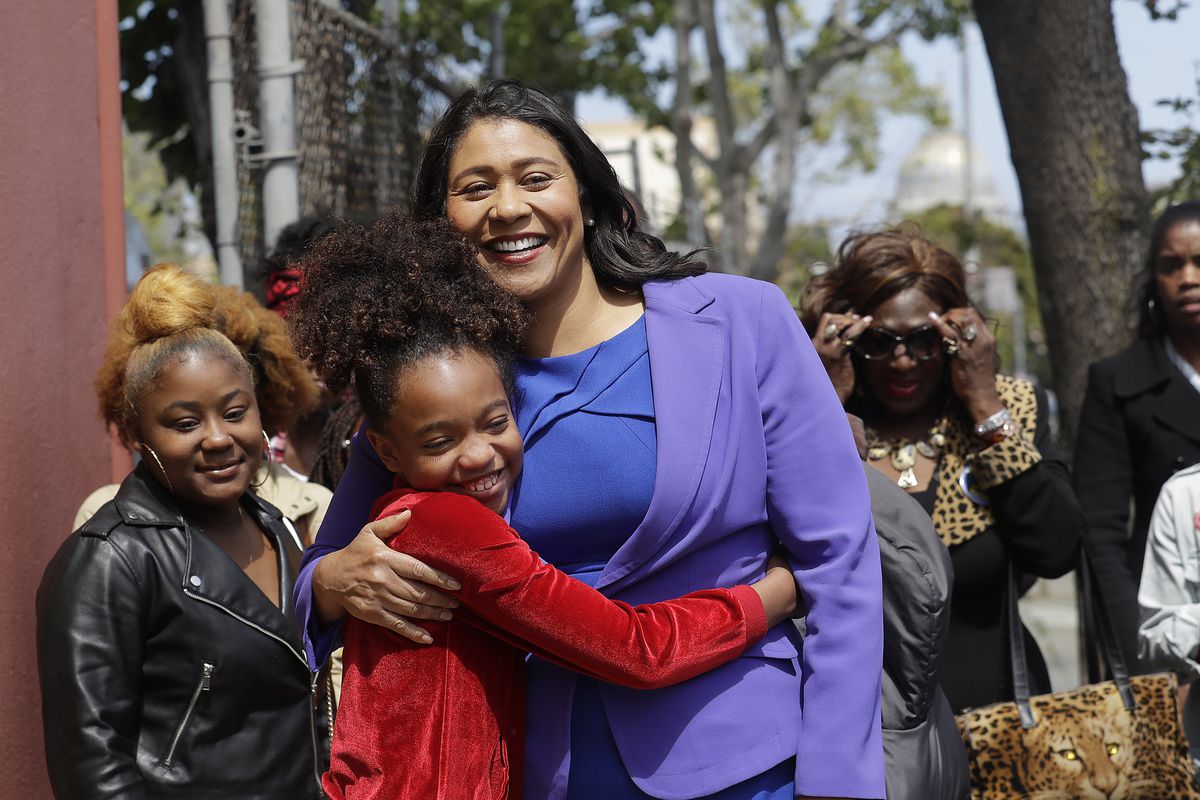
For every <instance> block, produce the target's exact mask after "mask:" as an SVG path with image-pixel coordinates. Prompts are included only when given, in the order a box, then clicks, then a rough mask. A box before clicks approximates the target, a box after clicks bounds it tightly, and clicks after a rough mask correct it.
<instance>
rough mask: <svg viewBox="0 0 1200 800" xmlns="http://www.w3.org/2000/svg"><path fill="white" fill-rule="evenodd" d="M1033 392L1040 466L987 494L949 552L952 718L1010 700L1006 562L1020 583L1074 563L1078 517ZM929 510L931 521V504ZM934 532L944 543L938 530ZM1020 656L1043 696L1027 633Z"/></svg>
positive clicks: (1045, 676)
mask: <svg viewBox="0 0 1200 800" xmlns="http://www.w3.org/2000/svg"><path fill="white" fill-rule="evenodd" d="M1035 394H1036V398H1037V420H1036V423H1035V426H1034V431H1033V442H1032V443H1033V446H1034V448H1035V449H1036V450H1037V451H1038V452H1039V453H1040V455H1041V461H1039V462H1038V463H1037V464H1035V465H1034V466H1033V467H1032V468H1030V469H1028V470H1026V471H1024V472H1022V473H1020V474H1019V475H1016V476H1015V477H1012V478H1010V479H1009V480H1006V481H1004V482H1003V483H1001V484H999V485H998V486H993V487H992V488H991V489H988V490H987V491H986V495H987V500H988V504H989V507H990V509H991V512H992V515H993V516H994V522H993V524H992V525H991V526H989V527H988V528H987V530H985V531H984V532H982V533H980V534H979V535H977V536H975V537H973V538H972V539H970V540H968V541H966V542H962V543H959V544H955V545H953V546H951V547H950V560H951V563H952V564H953V565H954V591H953V593H952V595H951V601H950V636H949V638H948V640H947V641H946V649H945V653H944V655H943V658H942V664H941V674H940V681H941V685H942V689H943V690H944V691H945V692H946V697H947V699H949V701H950V705H951V706H952V707H953V708H954V710H955V711H956V712H958V711H962V710H963V709H964V708H972V707H979V706H984V705H988V704H989V703H995V702H999V701H1001V700H1011V699H1012V698H1013V686H1012V672H1011V669H1010V665H1009V660H1008V635H1007V633H1006V624H1005V616H1004V596H1005V592H1006V591H1007V583H1006V578H1007V574H1008V573H1007V564H1008V560H1009V559H1010V558H1011V559H1012V561H1013V564H1014V566H1015V567H1016V569H1017V571H1018V572H1019V573H1020V574H1022V575H1024V576H1027V579H1029V578H1032V577H1034V576H1036V577H1042V578H1057V577H1059V576H1061V575H1065V574H1066V573H1067V572H1069V571H1071V570H1072V569H1073V568H1074V567H1075V565H1076V563H1077V561H1078V554H1079V540H1080V534H1081V532H1082V529H1083V514H1082V513H1081V512H1080V509H1079V504H1078V503H1077V502H1076V499H1075V493H1074V492H1073V491H1072V490H1071V478H1070V475H1069V473H1068V471H1067V466H1066V463H1065V462H1064V461H1063V459H1062V458H1061V456H1060V455H1059V452H1058V449H1057V447H1056V446H1055V444H1054V437H1053V435H1052V433H1051V431H1050V425H1049V421H1048V419H1047V416H1048V415H1047V413H1046V401H1045V396H1044V395H1043V394H1042V392H1041V391H1037V392H1035ZM933 511H934V512H935V516H934V518H935V521H936V519H937V514H936V512H937V511H938V504H937V503H935V504H934V509H933ZM939 533H941V534H943V537H944V535H945V532H944V531H940V530H939ZM1026 585H1028V584H1026ZM1025 650H1026V654H1027V656H1028V659H1029V668H1030V680H1031V683H1032V686H1033V689H1034V691H1035V693H1037V692H1046V691H1049V690H1050V677H1049V672H1048V670H1047V669H1046V662H1045V659H1044V658H1043V657H1042V652H1041V649H1040V648H1039V647H1038V645H1037V642H1036V641H1035V640H1034V639H1033V636H1032V635H1031V634H1030V633H1029V632H1028V631H1025Z"/></svg>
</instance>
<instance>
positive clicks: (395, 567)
mask: <svg viewBox="0 0 1200 800" xmlns="http://www.w3.org/2000/svg"><path fill="white" fill-rule="evenodd" d="M411 516H412V514H411V512H409V511H402V512H401V513H399V514H395V515H393V516H390V517H384V518H382V519H377V520H375V521H374V522H371V523H368V524H367V526H366V527H364V528H363V529H362V530H361V531H359V534H358V536H356V537H354V540H353V541H352V542H350V544H348V545H346V547H344V548H342V549H341V550H338V551H336V552H333V553H330V554H329V555H327V556H324V557H323V558H321V560H320V561H319V562H318V563H317V567H316V569H315V570H314V571H313V579H312V585H313V599H314V604H315V606H316V611H317V616H318V617H319V618H320V620H321V621H322V622H323V623H325V624H328V623H330V622H333V621H334V620H337V619H340V618H341V617H342V615H343V614H345V613H350V614H352V615H353V616H355V617H358V618H359V619H361V620H363V621H365V622H370V623H372V624H375V625H382V626H383V627H385V628H390V629H391V630H394V631H396V632H397V633H399V634H400V635H401V636H403V637H405V638H407V639H410V640H412V641H414V642H417V643H420V644H429V642H431V641H432V639H431V638H430V636H429V633H428V631H426V630H425V629H424V628H422V627H420V626H419V625H416V624H415V623H413V622H412V620H413V619H434V620H443V621H444V620H448V619H450V618H451V616H452V615H451V613H450V611H449V610H448V609H451V608H456V607H457V606H458V600H456V599H455V598H453V597H451V596H450V595H448V594H444V593H443V592H441V591H438V590H439V589H445V590H446V591H455V590H457V589H459V588H461V587H460V586H459V583H458V581H456V580H455V579H454V578H451V577H450V576H449V575H446V574H445V573H443V572H439V571H438V570H436V569H433V568H432V567H429V566H426V565H425V564H423V563H421V562H420V561H417V560H416V559H415V558H412V557H411V556H407V555H405V554H404V553H399V552H396V551H395V550H393V549H391V548H390V547H388V546H387V544H386V542H387V540H388V539H390V538H391V537H392V536H395V535H396V534H397V533H399V532H400V531H402V530H404V526H405V525H407V524H408V520H409V518H410V517H411Z"/></svg>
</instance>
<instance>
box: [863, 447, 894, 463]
mask: <svg viewBox="0 0 1200 800" xmlns="http://www.w3.org/2000/svg"><path fill="white" fill-rule="evenodd" d="M890 452H892V448H890V447H888V446H887V445H883V444H876V445H872V446H870V447H868V448H867V458H869V459H871V460H872V461H879V460H880V459H882V458H887V454H888V453H890Z"/></svg>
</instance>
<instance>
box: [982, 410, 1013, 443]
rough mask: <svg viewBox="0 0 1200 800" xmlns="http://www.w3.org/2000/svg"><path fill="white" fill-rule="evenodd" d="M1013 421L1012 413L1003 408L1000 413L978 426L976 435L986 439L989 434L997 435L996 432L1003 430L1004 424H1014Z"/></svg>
mask: <svg viewBox="0 0 1200 800" xmlns="http://www.w3.org/2000/svg"><path fill="white" fill-rule="evenodd" d="M1012 421H1013V415H1012V412H1011V411H1009V410H1008V409H1007V408H1002V409H1000V410H999V411H997V412H996V413H995V414H992V415H991V416H990V417H988V418H987V419H985V420H983V421H982V422H980V423H979V424H978V425H976V426H975V435H976V436H979V437H986V436H987V435H988V434H989V433H995V432H996V431H998V430H1000V429H1001V428H1003V427H1004V423H1006V422H1012Z"/></svg>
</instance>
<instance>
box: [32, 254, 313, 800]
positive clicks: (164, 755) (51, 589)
mask: <svg viewBox="0 0 1200 800" xmlns="http://www.w3.org/2000/svg"><path fill="white" fill-rule="evenodd" d="M230 299H232V298H230V297H226V298H225V299H224V301H222V300H221V299H220V298H219V297H218V292H217V291H215V290H214V289H213V287H212V286H210V285H208V284H206V283H205V282H204V281H202V280H200V279H198V278H196V277H194V276H192V275H189V274H188V273H186V272H184V271H183V270H181V269H179V268H178V267H175V266H170V265H160V266H158V267H155V268H154V269H153V270H151V271H150V272H148V273H147V274H146V275H145V276H144V277H143V278H142V279H141V281H139V282H138V285H137V286H135V287H134V290H133V294H132V296H131V297H130V299H129V302H128V304H127V305H126V306H125V308H124V309H122V311H121V313H120V315H119V316H118V318H117V320H116V321H115V323H114V325H113V329H112V333H111V335H110V338H109V342H108V346H107V349H106V352H105V357H104V362H103V364H102V366H101V368H100V372H99V374H98V376H97V379H96V391H97V394H98V396H99V399H100V406H101V411H102V413H103V415H104V418H105V420H106V421H107V422H109V423H110V424H111V425H113V426H114V427H115V428H116V430H117V432H118V434H119V436H120V437H121V439H122V441H124V442H125V443H126V444H127V445H128V446H129V447H130V448H131V449H134V450H136V451H138V452H140V453H141V455H142V460H141V463H140V464H139V465H138V466H137V467H136V468H135V469H134V470H133V472H131V473H130V474H129V476H128V477H127V478H126V479H125V480H124V482H122V484H121V486H120V488H119V489H118V491H117V493H116V496H115V497H114V498H113V499H112V500H111V501H109V502H107V503H105V504H104V505H103V506H101V507H100V508H99V510H98V511H97V512H96V513H95V515H93V516H92V517H91V518H90V519H89V520H88V521H87V522H85V523H84V524H83V526H82V527H80V528H79V529H78V530H77V531H76V532H75V533H74V534H72V535H71V536H70V538H68V539H67V541H66V542H65V543H64V544H63V545H62V547H61V548H60V549H59V552H58V553H57V554H56V555H55V557H54V558H53V559H52V560H51V562H50V564H49V565H48V566H47V568H46V572H45V575H44V576H43V578H42V583H41V586H39V588H38V595H37V652H38V670H39V674H40V677H41V687H42V717H43V723H44V731H45V737H46V758H47V766H48V768H49V772H50V778H51V784H52V786H53V789H54V794H55V797H57V798H77V797H78V798H82V797H98V796H104V797H118V796H120V797H126V796H128V797H135V796H136V797H215V796H219V795H224V796H228V797H237V798H262V799H264V800H265V799H266V798H279V800H284V798H288V800H290V799H291V798H305V797H311V798H318V797H320V796H321V793H320V788H319V784H318V777H317V776H318V775H319V774H320V772H321V770H322V769H323V766H324V764H323V760H322V756H325V757H327V754H328V750H327V747H326V746H325V745H324V744H323V743H322V741H321V740H322V738H323V737H324V733H323V732H322V731H321V730H319V727H320V726H318V724H317V722H316V720H315V719H314V715H313V714H312V712H311V709H312V708H313V707H314V704H315V702H316V701H317V700H319V698H314V697H313V694H314V692H316V691H317V684H316V682H314V681H313V680H312V678H311V675H310V673H309V671H308V669H307V666H306V662H305V658H304V655H303V650H302V649H301V644H300V640H299V638H298V636H297V634H296V632H295V629H294V627H293V626H292V625H291V623H290V621H289V615H290V613H291V593H292V584H293V580H294V576H295V568H296V564H297V562H298V559H299V556H300V550H301V543H300V541H299V539H298V538H297V536H296V534H295V531H294V530H293V529H291V528H290V527H289V526H288V525H286V524H285V522H284V519H283V516H282V515H281V514H280V512H279V510H278V509H276V508H275V507H273V506H271V505H269V504H267V503H265V502H263V501H262V500H261V499H260V498H259V497H257V496H256V495H255V494H254V493H253V492H252V491H250V489H251V482H252V479H253V478H254V476H255V474H256V472H257V471H258V469H259V467H260V464H261V461H262V458H263V450H264V432H263V429H262V425H261V423H260V414H259V408H258V404H257V402H256V399H255V386H254V376H255V370H254V368H253V367H252V365H251V363H249V362H248V361H247V358H246V356H245V355H243V352H242V350H241V349H239V347H238V346H237V345H236V344H235V343H234V342H233V341H231V340H230V338H229V337H228V336H226V334H225V333H223V332H222V330H220V329H219V328H218V326H217V325H216V324H214V319H215V318H216V317H217V316H219V314H218V310H219V309H221V308H222V302H225V306H224V308H225V314H226V321H228V319H229V318H232V317H233V316H234V314H233V313H232V312H231V311H230V308H231V306H229V305H228V301H229V300H230Z"/></svg>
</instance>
